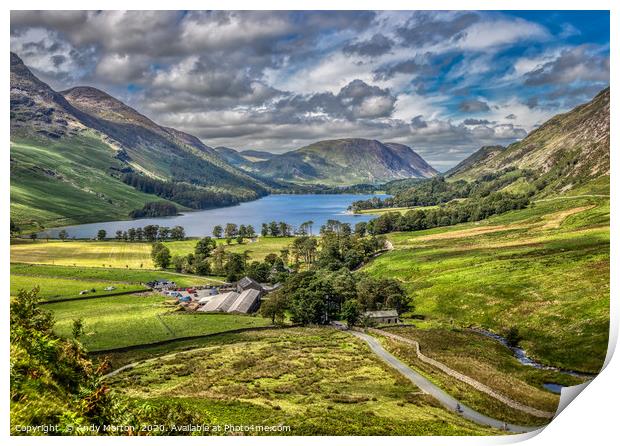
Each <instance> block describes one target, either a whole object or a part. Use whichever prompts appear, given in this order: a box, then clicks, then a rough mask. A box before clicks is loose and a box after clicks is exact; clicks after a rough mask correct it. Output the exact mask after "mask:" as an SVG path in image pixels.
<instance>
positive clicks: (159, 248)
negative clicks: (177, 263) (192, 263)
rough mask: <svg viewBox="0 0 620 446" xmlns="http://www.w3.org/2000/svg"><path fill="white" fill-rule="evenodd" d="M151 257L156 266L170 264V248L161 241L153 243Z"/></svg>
mask: <svg viewBox="0 0 620 446" xmlns="http://www.w3.org/2000/svg"><path fill="white" fill-rule="evenodd" d="M151 259H152V260H153V264H154V265H155V266H156V267H158V268H164V269H165V268H167V267H168V265H170V250H169V249H168V247H167V246H166V245H164V244H163V243H159V242H158V243H154V244H153V247H152V248H151Z"/></svg>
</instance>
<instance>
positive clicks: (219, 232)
mask: <svg viewBox="0 0 620 446" xmlns="http://www.w3.org/2000/svg"><path fill="white" fill-rule="evenodd" d="M223 232H224V229H223V228H222V226H221V225H215V226H214V227H213V237H215V238H222V233H223Z"/></svg>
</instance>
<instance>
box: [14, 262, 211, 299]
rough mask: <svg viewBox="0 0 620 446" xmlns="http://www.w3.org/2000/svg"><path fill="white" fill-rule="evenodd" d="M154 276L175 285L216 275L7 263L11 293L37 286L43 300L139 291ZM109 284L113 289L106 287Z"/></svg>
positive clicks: (197, 282) (193, 283)
mask: <svg viewBox="0 0 620 446" xmlns="http://www.w3.org/2000/svg"><path fill="white" fill-rule="evenodd" d="M156 279H168V280H173V281H175V282H176V284H177V285H178V286H179V287H188V286H196V285H217V284H219V283H221V282H222V280H223V279H222V278H221V277H217V276H209V277H202V276H190V275H184V274H178V273H173V272H168V271H155V270H132V269H124V268H92V267H71V266H61V265H45V264H41V265H33V264H25V263H12V264H11V296H14V295H15V294H16V293H17V291H18V290H20V289H22V288H23V289H32V288H34V287H39V289H40V291H39V296H41V297H42V299H43V300H44V301H46V300H57V299H67V298H73V297H82V296H80V294H79V292H80V291H82V290H91V289H92V288H95V290H96V291H95V292H94V293H88V294H87V296H97V295H105V294H111V293H119V292H124V291H141V290H144V289H145V288H146V287H145V286H144V285H143V284H144V283H146V282H150V281H152V280H156ZM110 286H113V287H115V290H112V291H106V290H105V288H107V287H110Z"/></svg>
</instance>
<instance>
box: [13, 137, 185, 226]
mask: <svg viewBox="0 0 620 446" xmlns="http://www.w3.org/2000/svg"><path fill="white" fill-rule="evenodd" d="M121 167H122V166H121V163H120V162H119V161H118V160H116V159H115V158H114V152H113V151H112V150H111V149H110V147H109V146H108V145H106V144H105V143H103V142H102V141H101V140H100V139H98V138H96V137H94V136H92V135H88V134H84V135H76V136H68V137H66V138H63V139H62V140H57V141H51V140H48V139H44V138H42V137H27V136H18V135H14V136H13V137H12V141H11V218H12V219H13V220H14V221H15V222H16V223H17V224H18V225H19V226H20V227H21V228H22V229H25V230H28V229H36V228H39V227H51V226H62V225H68V224H73V223H88V222H96V221H105V220H111V219H126V218H128V213H129V212H130V211H131V210H133V209H137V208H141V207H142V206H143V205H144V203H145V202H148V201H158V200H160V199H159V198H158V197H157V196H155V195H149V194H145V193H142V192H139V191H137V190H135V189H134V188H132V187H130V186H128V185H126V184H124V183H122V182H121V181H119V180H118V179H116V178H114V177H112V176H111V175H110V173H111V172H113V170H112V169H120V168H121ZM179 207H180V206H179Z"/></svg>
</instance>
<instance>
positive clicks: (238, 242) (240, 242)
mask: <svg viewBox="0 0 620 446" xmlns="http://www.w3.org/2000/svg"><path fill="white" fill-rule="evenodd" d="M235 240H237V244H239V245H241V244H242V243H243V237H242V236H240V235H238V236H237V238H236V239H235Z"/></svg>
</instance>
